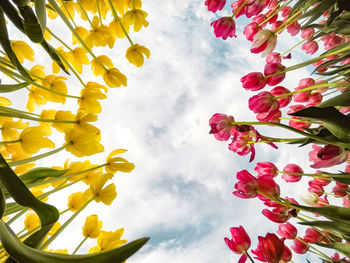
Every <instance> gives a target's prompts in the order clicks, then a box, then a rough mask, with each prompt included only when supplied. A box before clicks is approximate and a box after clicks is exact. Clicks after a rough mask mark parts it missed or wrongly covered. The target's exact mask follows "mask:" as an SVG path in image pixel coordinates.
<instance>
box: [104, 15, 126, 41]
mask: <svg viewBox="0 0 350 263" xmlns="http://www.w3.org/2000/svg"><path fill="white" fill-rule="evenodd" d="M119 21H122V19H121V18H119ZM121 23H122V24H123V22H121ZM123 27H124V29H125V31H126V33H129V29H130V26H129V25H128V24H125V23H124V24H123ZM109 28H110V29H111V31H112V33H113V34H114V36H116V37H117V38H124V37H125V33H124V31H123V29H122V27H121V26H120V24H119V22H118V21H117V20H113V21H112V22H111V23H110V24H109Z"/></svg>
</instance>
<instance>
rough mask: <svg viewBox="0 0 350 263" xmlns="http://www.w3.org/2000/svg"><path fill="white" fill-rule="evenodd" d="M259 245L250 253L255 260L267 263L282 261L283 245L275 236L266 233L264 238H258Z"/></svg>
mask: <svg viewBox="0 0 350 263" xmlns="http://www.w3.org/2000/svg"><path fill="white" fill-rule="evenodd" d="M258 240H259V243H258V248H257V249H256V250H252V253H253V254H254V255H256V256H257V257H256V259H258V260H260V261H264V262H268V263H278V262H280V260H281V259H282V256H283V252H284V244H283V241H282V240H281V239H279V238H278V236H276V234H272V233H267V234H266V236H265V237H262V236H259V237H258Z"/></svg>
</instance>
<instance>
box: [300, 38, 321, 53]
mask: <svg viewBox="0 0 350 263" xmlns="http://www.w3.org/2000/svg"><path fill="white" fill-rule="evenodd" d="M301 49H302V50H305V53H306V54H310V55H313V54H314V53H315V52H316V51H317V50H318V44H317V42H316V41H309V42H305V43H304V44H303V45H302V46H301Z"/></svg>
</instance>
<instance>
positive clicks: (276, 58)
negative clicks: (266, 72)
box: [265, 52, 282, 64]
mask: <svg viewBox="0 0 350 263" xmlns="http://www.w3.org/2000/svg"><path fill="white" fill-rule="evenodd" d="M265 61H266V64H271V63H281V62H282V58H281V54H280V53H277V52H272V53H270V54H269V55H267V57H266V60H265Z"/></svg>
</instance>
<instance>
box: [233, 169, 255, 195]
mask: <svg viewBox="0 0 350 263" xmlns="http://www.w3.org/2000/svg"><path fill="white" fill-rule="evenodd" d="M236 176H237V180H238V183H236V184H235V189H236V190H237V191H234V192H233V195H235V196H237V197H239V198H244V199H247V198H254V197H256V195H257V190H258V181H257V179H256V178H255V177H254V176H253V175H251V174H250V173H249V172H248V171H247V170H243V171H240V172H238V173H237V175H236Z"/></svg>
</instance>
